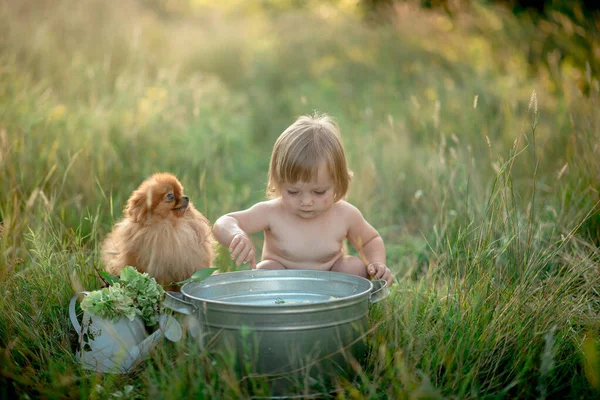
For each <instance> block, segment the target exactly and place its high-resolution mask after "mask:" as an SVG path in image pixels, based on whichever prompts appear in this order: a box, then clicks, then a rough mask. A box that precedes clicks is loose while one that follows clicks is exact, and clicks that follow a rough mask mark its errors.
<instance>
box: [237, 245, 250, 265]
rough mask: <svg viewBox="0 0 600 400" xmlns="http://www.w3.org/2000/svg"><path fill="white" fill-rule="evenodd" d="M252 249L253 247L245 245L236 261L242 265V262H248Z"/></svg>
mask: <svg viewBox="0 0 600 400" xmlns="http://www.w3.org/2000/svg"><path fill="white" fill-rule="evenodd" d="M250 251H252V248H251V247H248V246H245V247H244V249H243V250H242V251H241V252H240V254H239V256H238V258H237V261H236V262H235V263H236V264H237V265H240V264H241V263H243V262H246V261H247V258H248V254H249V253H250Z"/></svg>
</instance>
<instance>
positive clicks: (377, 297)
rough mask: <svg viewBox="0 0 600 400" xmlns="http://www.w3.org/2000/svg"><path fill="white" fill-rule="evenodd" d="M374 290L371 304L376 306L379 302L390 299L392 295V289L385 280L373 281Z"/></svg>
mask: <svg viewBox="0 0 600 400" xmlns="http://www.w3.org/2000/svg"><path fill="white" fill-rule="evenodd" d="M372 283H373V290H372V291H371V295H370V296H369V304H375V303H377V302H378V301H381V300H383V299H385V298H386V297H388V295H389V294H390V288H389V287H388V285H387V282H386V281H384V280H383V279H379V280H376V281H372Z"/></svg>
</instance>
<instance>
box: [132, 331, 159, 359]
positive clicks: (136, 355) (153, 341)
mask: <svg viewBox="0 0 600 400" xmlns="http://www.w3.org/2000/svg"><path fill="white" fill-rule="evenodd" d="M164 336H165V332H164V331H163V330H162V329H157V330H156V331H155V332H154V333H153V334H152V335H150V336H148V337H147V338H146V339H144V340H143V341H141V342H140V343H139V344H138V345H137V346H133V347H132V348H131V349H130V351H129V356H130V358H131V365H132V364H133V363H135V361H137V360H143V359H144V358H146V357H148V355H149V354H150V352H151V351H152V349H154V347H156V345H157V344H158V343H159V342H160V341H161V340H162V338H163V337H164Z"/></svg>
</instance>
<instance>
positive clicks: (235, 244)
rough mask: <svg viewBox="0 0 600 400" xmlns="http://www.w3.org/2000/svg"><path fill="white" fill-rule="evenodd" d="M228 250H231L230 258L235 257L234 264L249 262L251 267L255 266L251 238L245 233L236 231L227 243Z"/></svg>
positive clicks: (233, 258)
mask: <svg viewBox="0 0 600 400" xmlns="http://www.w3.org/2000/svg"><path fill="white" fill-rule="evenodd" d="M229 251H230V252H231V259H232V260H235V259H236V257H237V261H236V262H235V264H236V265H240V264H241V263H245V262H250V265H251V266H252V269H255V268H256V250H255V249H254V244H253V243H252V240H250V238H249V237H248V235H246V234H245V233H238V234H236V235H235V236H234V237H233V239H232V240H231V243H230V244H229Z"/></svg>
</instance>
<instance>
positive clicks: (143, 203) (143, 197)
mask: <svg viewBox="0 0 600 400" xmlns="http://www.w3.org/2000/svg"><path fill="white" fill-rule="evenodd" d="M151 193H152V191H150V190H148V191H146V190H143V189H142V188H140V189H138V190H136V191H134V192H133V193H132V194H131V197H130V198H129V200H127V207H125V213H126V214H127V216H128V217H129V218H130V219H131V220H132V221H133V222H142V221H144V220H145V219H146V218H147V217H148V214H149V213H150V211H151V210H152V199H151V198H150V197H149V196H151Z"/></svg>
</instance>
